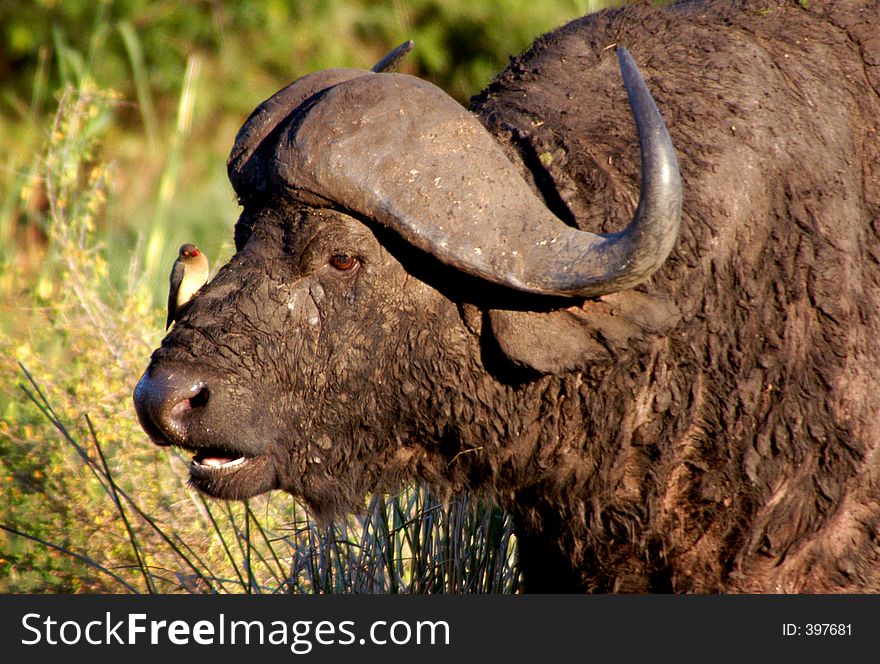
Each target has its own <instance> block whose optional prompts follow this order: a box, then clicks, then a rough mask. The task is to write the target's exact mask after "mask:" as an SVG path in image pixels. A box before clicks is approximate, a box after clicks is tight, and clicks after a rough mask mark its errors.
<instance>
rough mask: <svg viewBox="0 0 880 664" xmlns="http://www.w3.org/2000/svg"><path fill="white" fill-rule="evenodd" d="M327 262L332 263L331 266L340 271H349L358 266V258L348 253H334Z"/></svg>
mask: <svg viewBox="0 0 880 664" xmlns="http://www.w3.org/2000/svg"><path fill="white" fill-rule="evenodd" d="M327 262H328V263H329V264H330V267H332V268H334V269H336V270H339V271H340V272H347V271H348V270H351V269H353V268H355V267H357V264H358V259H357V258H355V257H354V256H349V255H348V254H333V255H332V256H331V257H330V260H329V261H327Z"/></svg>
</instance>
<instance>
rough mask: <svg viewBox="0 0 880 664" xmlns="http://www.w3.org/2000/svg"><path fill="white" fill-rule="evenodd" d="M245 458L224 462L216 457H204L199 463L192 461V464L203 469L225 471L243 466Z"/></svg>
mask: <svg viewBox="0 0 880 664" xmlns="http://www.w3.org/2000/svg"><path fill="white" fill-rule="evenodd" d="M244 461H245V458H244V457H243V456H241V457H238V458H237V459H232V460H225V459H222V458H218V457H205V458H204V459H202V460H201V461H197V460H196V459H193V463H194V464H196V465H197V466H202V467H203V468H212V469H217V470H226V469H228V468H233V467H234V466H238V465H240V464H243V463H244Z"/></svg>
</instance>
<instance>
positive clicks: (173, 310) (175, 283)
mask: <svg viewBox="0 0 880 664" xmlns="http://www.w3.org/2000/svg"><path fill="white" fill-rule="evenodd" d="M185 273H186V266H185V265H184V264H183V263H182V262H181V261H175V262H174V267H173V268H172V269H171V283H170V284H169V288H168V318H167V319H166V321H165V329H166V330H167V329H168V328H169V327H171V323H172V322H173V321H174V318H175V316H176V315H177V291H179V290H180V282H182V281H183V275H184V274H185Z"/></svg>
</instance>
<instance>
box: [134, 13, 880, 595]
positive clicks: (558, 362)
mask: <svg viewBox="0 0 880 664" xmlns="http://www.w3.org/2000/svg"><path fill="white" fill-rule="evenodd" d="M877 8H878V5H877V2H876V0H840V1H836V0H827V1H823V2H803V1H801V2H798V1H796V0H739V1H736V0H707V1H705V2H697V1H685V2H680V3H677V4H674V5H671V6H668V7H664V8H657V7H651V6H646V5H639V6H633V7H628V8H624V9H618V10H610V11H605V12H601V13H599V14H596V15H591V16H587V17H584V18H582V19H579V20H576V21H574V22H572V23H570V24H568V25H566V26H564V27H562V28H559V29H558V30H556V31H554V32H551V33H549V34H547V35H544V36H543V37H541V38H539V39H538V40H537V41H536V42H535V43H534V45H533V46H532V47H531V48H530V50H529V51H528V52H527V53H525V54H524V55H522V56H521V57H519V58H516V59H513V60H512V61H511V64H510V66H509V67H508V68H507V69H506V70H505V71H504V72H503V73H502V74H501V75H500V76H499V77H498V78H497V79H496V80H495V81H494V82H492V83H491V84H490V85H489V87H488V88H487V89H486V90H485V91H484V92H483V93H482V94H480V95H479V96H477V97H475V98H474V100H473V104H472V112H467V111H465V110H464V109H462V108H461V107H460V106H458V105H457V104H456V103H455V102H453V101H452V100H451V99H450V98H449V97H447V96H446V95H445V94H444V93H442V92H441V91H440V90H438V89H437V88H436V87H434V86H432V85H430V84H428V83H426V82H424V81H421V80H419V79H416V78H414V77H410V76H406V75H403V74H396V73H387V72H379V73H375V72H367V71H360V70H354V69H338V70H329V71H322V72H317V73H314V74H311V75H309V76H306V77H304V78H302V79H300V80H298V81H296V82H295V83H293V84H292V85H290V86H288V87H286V88H284V89H283V90H282V91H280V92H279V93H278V94H276V95H275V96H273V97H272V98H271V99H269V100H268V101H266V102H264V103H263V104H262V105H260V106H259V107H258V108H257V110H256V111H255V112H254V113H253V114H252V115H251V117H250V118H249V119H248V120H247V122H246V123H245V125H244V126H243V128H242V130H241V131H240V132H239V134H238V137H237V139H236V142H235V146H234V148H233V150H232V153H231V155H230V159H229V175H230V179H231V181H232V184H233V187H234V188H235V191H236V193H237V194H238V197H239V200H240V203H241V206H242V212H241V216H240V218H239V220H238V222H237V224H236V226H235V244H236V249H237V252H236V254H235V255H234V256H233V257H232V259H231V260H230V261H229V263H228V264H227V265H225V266H224V267H223V268H222V269H221V270H220V271H219V273H218V274H217V275H216V276H215V277H214V278H213V279H212V280H211V281H210V282H209V283H208V284H207V285H206V286H205V287H204V288H203V289H202V291H201V292H200V293H199V294H198V295H197V296H196V297H195V298H194V300H193V301H192V302H191V303H190V304H189V305H188V308H187V309H186V310H185V311H183V312H182V315H181V316H180V317H179V319H178V321H177V323H176V325H175V326H174V327H173V328H172V330H171V332H170V334H168V336H167V337H166V338H165V339H164V341H163V342H162V346H161V348H159V349H157V350H156V351H155V352H154V354H153V356H152V359H151V362H150V364H149V367H148V368H147V370H146V372H145V373H144V375H143V377H142V378H141V380H140V382H139V383H138V385H137V387H136V389H135V393H134V399H135V405H136V409H137V412H138V415H139V417H140V421H141V422H142V424H143V426H144V428H145V430H146V431H147V432H148V433H149V434H150V436H151V437H152V438H153V439H154V440H155V442H157V443H159V444H171V445H177V446H179V447H181V448H183V449H185V450H188V451H190V452H191V453H192V454H193V462H192V465H191V471H190V472H191V479H192V483H193V485H194V486H195V487H197V488H198V489H199V490H201V491H204V492H206V493H208V494H210V495H213V496H217V497H221V498H230V499H240V498H245V497H248V496H253V495H255V494H259V493H261V492H265V491H269V490H271V489H283V490H285V491H288V492H290V493H291V494H293V495H295V496H297V497H299V498H301V499H303V500H304V501H305V502H306V503H307V504H308V505H309V506H310V508H311V509H312V510H313V511H314V512H315V513H316V514H317V515H323V516H325V517H327V516H332V515H334V514H338V513H341V512H345V511H346V510H351V509H356V508H357V507H358V506H359V505H362V504H363V496H364V494H365V493H367V492H371V491H381V490H384V489H389V488H391V487H394V486H396V485H397V484H398V483H399V482H401V481H403V480H405V479H407V478H414V477H415V478H420V479H421V480H423V481H425V482H426V483H427V484H428V485H429V486H431V487H433V488H434V490H436V491H438V492H441V493H443V492H450V491H456V490H459V489H464V488H467V489H470V490H472V491H474V492H477V493H481V494H482V495H484V496H487V497H489V498H491V499H494V500H495V501H497V502H498V504H500V505H501V506H502V507H504V508H505V509H506V510H508V511H509V512H510V513H511V514H512V515H513V518H514V521H515V524H516V526H515V527H516V533H517V536H518V542H519V552H520V553H519V555H520V560H519V564H520V566H521V569H522V571H523V576H524V579H525V590H527V591H601V592H607V591H634V592H647V591H653V592H669V591H674V592H844V591H873V592H878V591H880V133H878V129H880V12H878V11H877ZM618 46H619V47H625V48H626V49H629V51H630V52H631V54H632V58H631V59H630V58H629V57H628V56H627V54H626V51H624V50H623V49H622V48H620V49H618V51H617V52H618V53H619V59H620V68H621V69H620V71H619V70H618V62H617V59H618V58H617V57H616V56H615V53H616V50H615V47H618ZM634 63H638V65H639V66H640V67H642V69H643V71H644V75H645V79H646V81H647V87H646V86H645V84H643V83H642V80H641V78H640V75H639V70H638V69H636V66H635V64H634ZM380 69H381V67H380ZM621 72H622V76H621ZM648 90H650V93H649V92H648ZM651 94H653V101H652V97H651ZM655 102H656V106H655ZM658 108H659V110H660V113H661V114H662V117H663V119H665V122H666V126H668V135H667V130H666V128H665V127H664V122H663V119H661V116H660V115H658V113H657V109H658ZM633 118H635V123H634V122H633ZM635 125H638V127H637V128H636V127H635ZM637 132H638V133H637ZM670 136H671V143H670V140H669V137H670ZM673 145H674V150H673V148H672V146H673ZM676 153H677V154H676ZM676 162H678V163H676ZM679 173H680V176H679Z"/></svg>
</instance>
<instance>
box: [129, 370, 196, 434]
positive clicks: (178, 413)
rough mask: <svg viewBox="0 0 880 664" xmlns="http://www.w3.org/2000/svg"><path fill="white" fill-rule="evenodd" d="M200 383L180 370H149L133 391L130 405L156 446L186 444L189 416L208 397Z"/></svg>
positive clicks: (189, 374)
mask: <svg viewBox="0 0 880 664" xmlns="http://www.w3.org/2000/svg"><path fill="white" fill-rule="evenodd" d="M209 394H210V393H209V391H208V388H207V387H206V386H205V384H204V382H202V381H201V380H198V379H197V380H193V376H192V374H191V373H189V372H188V371H186V370H185V369H183V368H181V367H158V368H155V367H151V368H150V369H147V371H146V372H144V375H143V376H142V377H141V380H140V381H139V382H138V385H137V387H136V388H135V390H134V405H135V410H136V411H137V415H138V419H139V420H140V423H141V426H142V427H143V428H144V430H145V431H146V432H147V433H148V434H149V435H150V437H151V438H152V439H153V441H154V442H156V443H157V444H159V445H168V444H173V443H178V444H180V443H182V442H184V441H186V440H187V438H188V434H189V431H188V429H190V428H191V417H192V415H193V414H194V413H195V412H197V411H198V410H200V409H201V408H203V407H204V406H205V405H206V404H207V402H208V397H209Z"/></svg>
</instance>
